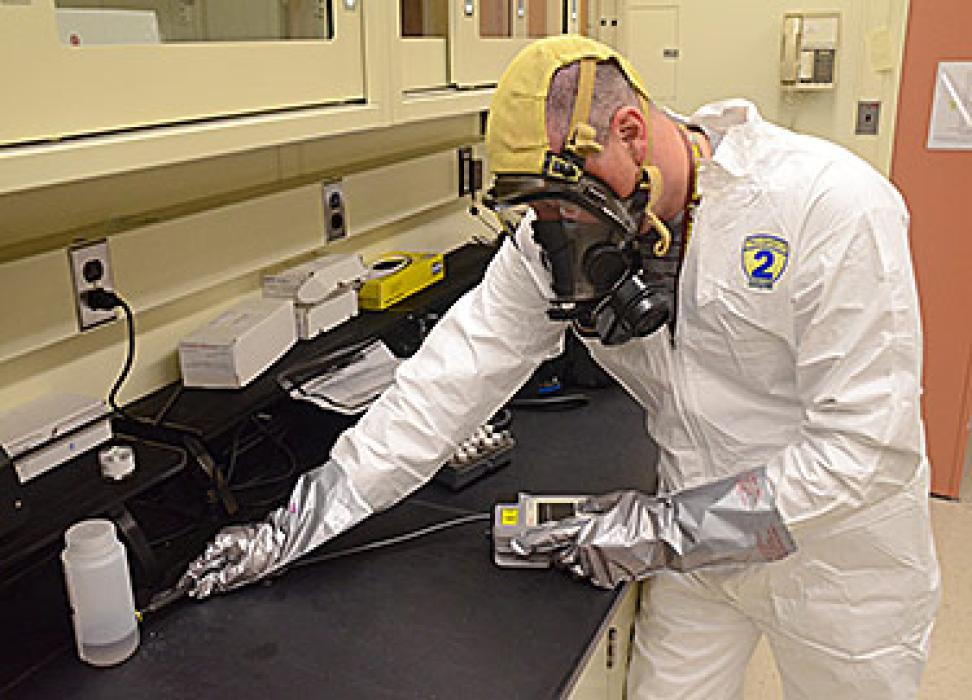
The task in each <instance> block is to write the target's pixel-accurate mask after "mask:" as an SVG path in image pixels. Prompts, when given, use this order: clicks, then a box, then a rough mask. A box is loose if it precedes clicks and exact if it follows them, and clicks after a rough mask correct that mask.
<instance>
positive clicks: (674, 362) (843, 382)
mask: <svg viewBox="0 0 972 700" xmlns="http://www.w3.org/2000/svg"><path fill="white" fill-rule="evenodd" d="M486 145H487V153H488V157H489V165H490V169H491V170H492V172H493V174H494V175H495V184H494V186H493V188H492V190H491V191H490V201H489V202H488V204H489V205H490V206H491V207H492V208H493V209H494V210H495V211H496V212H497V214H498V215H499V216H500V217H501V218H502V220H503V221H504V223H505V224H506V225H507V227H508V229H509V230H510V231H511V232H512V234H511V236H510V239H509V240H506V241H505V242H504V243H503V245H502V247H501V248H500V250H499V251H498V253H497V254H496V256H495V257H494V259H493V261H492V262H491V264H490V265H489V267H488V269H487V271H486V273H485V276H484V278H483V280H482V282H481V283H480V284H479V286H478V287H476V288H475V289H474V290H472V291H471V292H469V293H468V294H466V295H465V296H464V297H463V298H462V299H460V300H459V301H458V302H457V303H456V304H455V305H454V307H453V308H452V309H451V310H450V311H449V312H448V313H447V314H446V315H445V316H444V317H443V319H442V320H441V321H440V322H439V323H438V324H437V326H436V327H435V328H434V330H433V332H432V333H431V334H430V335H429V337H428V338H427V339H426V341H425V343H424V345H423V346H422V347H421V349H420V350H419V351H418V353H417V354H416V355H415V356H414V357H412V358H411V359H410V360H408V361H406V362H405V363H403V365H402V366H401V368H400V369H399V371H398V374H397V377H396V380H395V383H394V384H393V385H392V386H391V387H390V388H389V389H388V390H387V391H386V392H385V393H384V395H383V396H382V397H381V398H380V399H379V400H378V401H377V402H376V403H375V404H374V405H373V406H372V407H371V408H370V410H369V411H368V412H367V413H366V414H365V415H364V416H363V418H362V419H361V420H360V422H358V424H357V425H356V426H354V427H353V428H351V429H349V430H348V431H347V432H345V433H344V434H343V435H342V436H341V437H340V438H339V439H338V441H337V443H336V444H335V445H334V448H333V450H332V452H331V459H330V461H329V462H327V463H326V464H324V465H323V466H321V467H318V468H317V469H315V470H313V471H311V472H308V474H306V475H305V476H304V477H302V479H301V480H300V482H298V484H297V486H296V488H295V490H294V493H293V494H292V496H291V499H290V502H289V504H288V506H286V507H285V508H281V509H279V510H277V511H274V512H272V513H271V514H270V515H269V516H268V518H267V520H266V521H264V522H262V523H255V524H253V525H250V526H236V527H232V528H227V529H226V530H224V531H223V532H221V533H220V534H219V535H217V537H216V539H215V541H214V542H213V543H212V544H211V545H210V546H209V548H208V549H207V551H206V552H205V553H204V554H203V555H202V556H200V558H199V559H198V560H197V561H196V562H194V563H193V564H192V566H191V567H190V569H189V571H188V572H187V574H186V576H185V577H184V580H183V581H184V584H185V585H186V586H189V587H190V594H191V595H193V596H195V597H205V596H207V595H209V594H210V593H212V592H214V591H225V590H229V589H231V588H235V587H237V586H240V585H242V584H244V583H247V582H250V581H253V580H256V579H257V578H260V577H262V576H264V575H265V574H266V573H268V572H270V571H273V570H275V569H278V568H280V567H281V566H283V565H284V564H286V563H287V562H289V561H292V560H293V559H294V558H296V557H298V556H300V555H302V554H304V553H306V552H307V551H309V550H310V549H311V548H313V547H315V546H317V545H319V544H320V543H321V542H323V541H325V540H327V539H329V538H330V537H332V536H334V535H335V534H337V533H339V532H342V531H344V530H346V529H347V528H349V527H351V526H353V525H354V524H356V523H357V522H359V521H361V520H362V519H364V518H365V517H367V516H368V515H369V514H371V513H372V512H374V511H378V510H381V509H384V508H387V507H389V506H390V505H391V504H393V503H395V502H397V501H399V500H400V499H402V498H403V497H405V496H406V495H407V494H409V493H411V492H412V491H414V490H415V489H417V488H418V487H419V486H421V485H422V484H423V483H425V482H426V481H427V480H428V479H429V478H430V477H431V475H432V474H433V473H434V472H435V470H436V469H437V468H438V467H439V466H440V465H441V464H442V463H444V462H445V461H446V459H447V458H448V456H449V455H450V454H451V452H452V450H453V449H454V448H455V446H456V445H457V444H458V443H459V442H461V441H462V440H463V439H464V438H466V437H468V436H469V435H471V434H472V433H473V432H474V430H475V429H476V428H477V427H478V426H479V425H480V424H481V423H482V422H483V421H484V420H486V419H487V418H488V417H489V416H490V415H492V414H493V413H494V412H495V411H496V410H497V409H498V408H499V407H500V406H502V405H503V404H504V403H505V402H506V401H507V400H508V399H509V398H510V396H512V395H513V393H514V392H515V391H516V390H517V389H518V388H519V387H520V386H521V385H522V384H523V383H524V382H525V381H526V380H527V379H528V378H529V377H530V375H531V374H532V372H533V371H534V369H535V368H536V367H537V366H538V365H539V364H540V363H541V362H542V361H543V360H545V359H546V358H548V357H551V356H552V355H555V354H556V353H557V352H558V348H559V347H560V345H561V343H562V340H563V334H564V332H565V330H568V329H573V330H574V331H575V332H578V333H579V334H580V335H582V336H583V337H584V338H585V342H586V343H587V344H588V347H589V348H590V350H591V352H592V354H593V356H594V358H595V359H596V360H597V361H598V362H599V363H600V364H601V365H602V366H603V367H604V368H605V369H606V370H607V371H608V372H609V373H610V374H611V375H612V376H614V377H615V378H616V379H617V380H618V382H620V384H621V385H622V386H624V387H625V389H627V391H628V392H630V393H631V394H632V396H634V397H635V398H636V399H637V401H638V402H639V403H640V404H641V405H642V406H643V407H644V410H645V412H646V415H647V425H648V427H649V430H650V433H651V435H652V437H653V438H654V439H655V441H656V442H657V444H658V448H659V455H660V456H659V464H658V474H659V482H660V492H661V493H663V494H680V493H682V492H685V491H687V490H688V491H689V492H690V493H691V492H692V491H693V489H696V487H701V486H706V488H708V487H709V485H713V484H715V485H718V484H720V483H734V482H733V480H734V479H737V478H738V477H739V475H740V474H743V473H747V474H749V473H754V474H757V475H758V479H759V481H753V482H752V483H753V484H755V485H756V488H757V491H758V493H759V494H761V495H763V496H765V495H766V494H767V493H768V494H769V497H770V500H771V501H772V503H773V506H774V511H775V512H777V513H778V515H779V516H781V517H782V521H783V522H785V524H786V527H783V528H782V531H783V532H782V536H781V537H782V539H783V540H784V541H788V538H789V537H790V535H792V541H793V542H795V544H796V551H795V552H794V553H792V554H789V556H785V557H784V555H785V554H786V553H787V552H788V551H790V550H791V549H792V546H790V547H785V546H784V547H783V550H780V551H775V552H769V553H768V554H767V552H766V551H765V550H766V541H765V538H762V539H760V537H761V536H759V535H758V534H753V533H745V532H744V530H745V527H744V526H740V529H739V531H738V533H739V536H740V538H741V539H740V541H743V540H745V541H746V542H756V541H757V540H759V542H758V546H753V547H749V550H751V551H756V550H757V549H759V550H760V553H761V554H763V555H765V556H764V557H763V561H769V560H776V561H770V563H749V564H737V565H735V566H730V567H716V568H704V567H705V565H706V564H709V563H720V561H722V562H724V561H727V559H725V558H723V559H721V560H720V559H719V556H718V555H716V556H712V557H710V556H708V554H705V553H710V554H711V553H712V552H717V550H718V549H719V546H721V545H719V544H718V543H716V544H715V545H713V544H712V540H709V539H707V536H708V532H709V531H708V530H707V527H708V526H706V525H701V526H699V529H698V531H692V529H691V527H688V528H687V529H684V528H683V529H682V530H679V531H678V532H675V533H666V532H664V531H659V532H656V533H654V535H651V533H649V534H648V535H645V533H644V532H641V533H637V532H636V533H634V534H630V533H629V534H624V535H622V536H621V539H620V540H617V539H615V540H613V541H611V542H610V545H611V546H601V545H603V544H604V537H605V536H606V535H605V533H606V532H608V531H609V530H610V531H611V532H614V533H616V532H617V527H612V526H616V525H617V524H618V523H622V524H625V525H630V524H631V522H633V521H632V518H633V517H634V516H633V515H632V514H637V513H641V514H644V513H645V512H646V511H645V510H644V509H645V508H646V507H648V508H649V510H650V508H652V507H654V506H651V505H649V506H646V505H645V504H646V503H649V502H652V503H655V505H657V501H651V499H647V498H646V497H645V496H644V495H638V494H634V495H631V494H629V496H630V498H629V499H628V500H627V501H624V499H622V501H617V502H614V501H612V502H608V503H607V504H604V505H602V507H601V509H600V510H598V511H597V512H593V513H592V514H591V515H590V516H589V518H590V520H589V521H588V522H587V524H586V525H585V526H584V527H574V528H573V530H569V531H565V530H563V529H559V530H558V525H557V524H554V525H552V526H548V527H547V528H545V529H543V530H540V531H537V532H535V533H533V535H532V537H529V538H525V540H524V541H523V542H521V543H520V545H521V548H522V549H523V551H524V552H525V553H529V552H544V551H545V552H550V553H551V555H552V556H554V557H555V559H556V560H557V561H558V563H560V564H562V565H564V566H567V567H569V568H571V569H572V570H573V571H575V572H577V573H581V574H586V575H588V576H590V577H591V578H592V580H594V582H595V583H598V584H600V585H613V584H615V583H617V581H619V580H624V579H625V578H642V577H644V576H647V573H648V571H652V572H653V573H652V577H651V582H650V585H648V586H646V587H645V591H644V600H643V603H644V604H643V606H642V609H641V612H640V614H639V617H638V620H637V623H636V638H635V644H634V650H633V658H632V661H631V670H630V674H629V683H628V686H629V688H628V690H629V697H632V698H679V699H685V698H699V699H704V700H713V699H716V698H739V697H741V695H742V683H743V675H744V671H745V667H746V664H747V661H748V660H749V658H750V656H751V654H752V652H753V649H754V647H755V645H756V643H757V641H758V639H759V638H760V636H761V635H763V634H765V635H766V636H767V638H768V641H769V644H770V646H771V647H772V650H773V652H774V655H775V657H776V661H777V663H778V665H779V670H780V672H781V675H782V680H783V687H784V692H785V695H786V697H787V698H808V699H812V700H838V699H839V698H847V699H853V700H863V699H866V698H874V699H878V698H880V700H888V699H890V698H914V697H915V696H916V694H917V688H918V683H919V679H920V676H921V672H922V669H923V666H924V664H925V660H926V657H927V653H928V641H929V636H930V633H931V627H932V621H933V617H934V614H935V611H936V608H937V605H938V587H939V572H938V564H937V561H936V558H935V552H934V547H933V543H932V539H931V530H930V525H929V516H928V503H927V494H928V464H927V460H926V457H925V448H924V438H923V431H922V424H921V419H920V412H919V395H920V391H921V386H920V381H921V342H922V341H921V331H920V325H919V315H918V300H917V295H916V291H915V284H914V278H913V272H912V268H911V262H910V256H909V251H908V212H907V210H906V209H905V206H904V204H903V202H902V199H901V197H900V196H899V194H898V192H897V191H896V190H895V189H894V187H893V186H892V185H891V184H890V183H889V182H888V181H887V180H886V179H884V178H883V177H881V176H880V175H879V174H878V173H877V172H875V171H874V170H873V169H872V168H871V167H870V166H869V165H867V164H866V163H864V162H863V161H861V160H860V159H858V158H857V157H855V156H854V155H852V154H850V153H849V152H847V151H845V150H843V149H841V148H840V147H838V146H835V145H832V144H830V143H827V142H824V141H821V140H819V139H815V138H810V137H807V136H801V135H796V134H793V133H791V132H789V131H787V130H785V129H782V128H780V127H777V126H774V125H772V124H769V123H767V122H764V121H763V120H762V119H761V118H760V117H759V115H758V114H757V112H756V109H755V107H754V106H753V105H752V104H750V103H748V102H746V101H743V100H730V101H725V102H720V103H716V104H711V105H707V106H705V107H703V108H702V109H700V110H699V111H698V112H696V113H695V114H694V115H692V116H691V117H690V118H687V119H682V118H681V117H679V116H677V115H674V114H671V113H668V112H666V111H664V110H662V109H660V108H658V107H656V106H655V105H653V104H652V103H651V102H650V100H649V97H648V92H647V90H646V89H645V87H644V86H643V84H642V82H641V80H640V78H639V77H638V76H637V75H636V73H635V72H634V70H633V69H632V68H631V66H630V65H629V64H628V63H627V62H626V61H625V60H624V59H623V58H622V57H621V56H619V55H618V54H617V53H615V52H614V51H613V50H612V49H610V48H608V47H606V46H603V45H601V44H599V43H597V42H595V41H592V40H589V39H585V38H583V37H575V36H569V37H553V38H550V39H544V40H541V41H538V42H535V43H533V44H531V45H530V46H528V47H527V48H525V49H524V50H523V51H522V52H521V53H520V55H519V56H518V57H517V58H516V59H515V60H514V61H513V62H512V63H511V65H510V66H509V67H508V69H507V70H506V72H505V74H504V75H503V78H502V79H501V81H500V83H499V85H498V87H497V89H496V93H495V95H494V98H493V102H492V106H491V109H490V117H489V123H488V128H487V136H486ZM751 470H756V471H755V472H751ZM753 478H754V479H756V478H757V477H753ZM703 493H708V492H706V491H704V490H703ZM774 496H775V501H774V500H773V498H774ZM694 498H695V504H696V505H698V502H699V498H700V497H699V496H698V495H697V494H696V495H695V496H694ZM706 498H708V496H706ZM675 501H677V497H676V499H673V501H671V502H675ZM671 502H670V501H665V503H667V504H668V505H669V506H670V505H671ZM595 510H596V509H595ZM676 510H677V509H676ZM700 512H703V513H709V512H712V508H709V507H708V505H707V504H705V503H703V504H702V506H701V510H700ZM626 518H627V520H626ZM787 528H788V529H789V532H788V533H787V532H786V530H787ZM662 529H663V528H662ZM749 535H753V537H754V538H755V539H746V538H747V537H749ZM610 537H617V535H616V534H614V535H611V536H610ZM646 537H647V539H648V540H650V542H649V543H650V544H657V543H658V542H661V543H663V544H665V545H668V547H667V549H666V548H665V547H662V549H665V550H666V551H669V553H670V551H671V550H672V549H673V545H672V543H673V542H676V540H677V538H678V537H685V538H686V540H687V541H691V546H693V547H695V549H691V548H690V549H688V550H686V551H684V552H681V550H679V552H676V554H675V555H674V557H672V556H670V555H666V556H662V557H661V558H660V559H656V560H653V561H651V562H648V561H646V558H645V557H644V556H643V555H642V552H643V551H644V545H645V538H646ZM652 537H654V538H655V540H657V542H656V541H655V540H652ZM673 538H674V539H673ZM677 544H678V542H676V545H677ZM777 544H779V542H778V541H777ZM784 544H785V542H784ZM743 548H744V549H745V548H746V546H743ZM674 549H676V550H677V549H678V547H677V546H674ZM784 550H785V551H784ZM651 551H652V552H654V554H652V555H651V556H652V557H656V556H657V555H658V551H659V550H658V549H654V550H651ZM693 552H703V554H701V555H698V554H693ZM666 557H667V558H666ZM728 560H732V557H730V558H729V559H728ZM736 561H747V558H746V557H745V556H740V557H738V558H737V559H736ZM748 561H752V562H757V561H760V557H759V556H750V557H749V559H748ZM697 566H701V567H703V568H699V569H696V567H697ZM633 567H637V568H633ZM689 570H691V571H689Z"/></svg>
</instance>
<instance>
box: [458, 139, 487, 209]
mask: <svg viewBox="0 0 972 700" xmlns="http://www.w3.org/2000/svg"><path fill="white" fill-rule="evenodd" d="M458 155H459V196H460V197H465V196H466V195H467V194H468V195H469V196H470V197H472V199H474V200H475V199H476V192H478V191H479V190H481V189H483V161H482V159H481V158H474V157H473V150H472V146H463V147H462V148H460V149H459V151H458Z"/></svg>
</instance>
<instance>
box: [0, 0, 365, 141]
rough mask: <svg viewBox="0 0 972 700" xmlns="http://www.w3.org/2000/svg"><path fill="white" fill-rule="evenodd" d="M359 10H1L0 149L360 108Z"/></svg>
mask: <svg viewBox="0 0 972 700" xmlns="http://www.w3.org/2000/svg"><path fill="white" fill-rule="evenodd" d="M361 4H362V2H361V0H340V1H339V2H329V1H327V0H48V1H46V2H40V1H36V2H33V1H32V2H24V3H16V4H12V3H2V4H0V83H2V84H3V85H4V91H5V94H6V95H7V99H5V100H4V109H3V111H2V114H0V144H10V143H17V142H25V141H45V140H58V139H63V138H65V137H71V136H77V135H81V134H104V133H115V132H119V131H125V130H132V129H140V128H144V127H151V126H157V125H162V124H185V123H192V122H197V121H199V120H206V119H212V118H214V117H227V116H239V115H252V114H258V113H268V112H272V111H276V110H282V109H293V108H307V107H314V106H321V105H331V104H339V103H342V104H343V103H348V102H353V101H360V100H363V99H364V96H365V92H364V85H365V76H364V65H363V61H364V58H363V51H362V46H363V40H362V36H363V31H362V11H361Z"/></svg>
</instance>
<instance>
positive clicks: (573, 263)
mask: <svg viewBox="0 0 972 700" xmlns="http://www.w3.org/2000/svg"><path fill="white" fill-rule="evenodd" d="M548 161H549V162H550V169H556V170H557V171H558V172H560V173H561V174H569V179H565V180H559V181H558V180H550V179H546V178H543V177H531V176H518V175H508V176H498V177H497V178H496V182H495V184H494V186H493V187H492V188H491V189H490V190H489V192H488V194H487V198H486V202H485V203H486V205H487V206H488V207H489V208H490V209H492V210H493V211H494V212H495V213H496V214H497V216H498V217H499V218H500V220H501V221H502V222H503V225H504V228H505V229H506V231H507V232H508V233H510V235H511V236H514V240H515V234H516V231H517V229H518V228H519V226H520V225H522V223H523V219H524V217H525V216H526V213H527V208H530V209H532V210H533V214H534V216H533V218H532V220H531V221H530V223H529V226H530V227H531V230H532V238H533V241H534V242H535V243H536V244H537V245H538V246H539V249H540V251H541V261H542V263H543V265H544V267H545V268H546V269H547V271H548V272H549V274H550V278H551V281H552V285H551V286H552V297H551V299H550V303H551V306H550V309H548V312H547V313H548V316H549V317H550V318H552V319H554V320H563V321H571V322H573V324H574V327H575V328H576V329H577V330H578V332H580V333H581V334H582V335H585V336H588V337H597V338H598V339H600V341H601V342H602V343H603V344H604V345H619V344H621V343H624V342H626V341H628V340H630V339H631V338H635V337H643V336H647V335H650V334H652V333H654V332H655V331H656V330H658V329H659V328H661V327H662V326H663V325H664V324H665V323H667V322H668V320H669V318H670V317H671V308H670V302H669V299H668V295H667V294H666V292H665V289H664V287H663V285H662V284H661V283H660V281H659V280H658V279H656V278H655V276H654V275H652V273H651V271H650V264H646V263H649V261H650V260H651V258H653V257H656V255H658V254H664V251H665V250H667V247H668V244H667V241H668V238H667V234H668V232H667V230H666V229H664V227H663V225H661V224H660V223H659V224H656V228H657V226H662V228H661V230H660V231H659V234H661V235H660V236H657V237H652V236H650V235H649V234H646V233H642V227H643V222H644V219H645V214H646V212H649V211H650V208H649V200H650V193H651V192H650V191H651V177H650V174H649V172H647V171H646V173H645V175H644V178H643V182H642V183H641V186H640V187H638V188H636V189H635V191H634V192H633V193H632V194H631V195H630V196H629V197H627V198H624V199H622V198H619V197H618V196H617V195H616V194H615V193H614V191H613V190H612V189H611V188H610V187H609V186H608V185H607V184H605V183H604V182H602V181H601V180H599V179H598V178H596V177H594V176H592V175H589V174H586V173H584V172H583V171H582V170H581V169H580V167H579V166H577V165H576V164H574V163H571V162H570V159H568V158H563V157H562V156H560V155H557V154H552V153H551V154H548Z"/></svg>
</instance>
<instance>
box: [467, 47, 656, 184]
mask: <svg viewBox="0 0 972 700" xmlns="http://www.w3.org/2000/svg"><path fill="white" fill-rule="evenodd" d="M578 61H580V62H582V74H581V77H580V80H579V85H578V99H577V100H576V101H575V104H574V114H573V115H572V118H571V128H570V130H569V135H568V138H572V139H573V141H574V142H575V144H577V147H576V148H574V149H572V150H575V151H576V152H578V153H579V154H580V155H586V154H587V153H589V152H592V151H596V150H598V147H597V145H596V144H595V143H594V140H593V134H594V130H593V128H592V127H590V125H588V124H587V117H588V115H589V113H590V94H588V95H587V97H586V100H585V99H584V97H583V94H582V93H584V92H585V85H584V83H585V82H587V83H588V84H587V89H588V90H592V89H593V66H595V65H596V63H598V62H603V61H615V62H616V63H617V65H618V66H619V67H620V69H621V71H622V72H623V73H624V75H625V77H626V78H627V79H628V82H629V83H631V87H632V88H634V90H635V92H637V93H638V94H639V96H640V98H641V100H642V108H643V109H646V110H647V103H648V99H649V95H648V90H647V89H646V88H645V86H644V83H643V82H642V81H641V78H640V77H639V76H638V73H637V71H635V69H634V68H633V67H632V66H631V64H630V63H628V61H627V60H626V59H625V58H624V57H623V56H621V55H620V54H619V53H618V52H617V51H615V50H614V49H612V48H611V47H609V46H605V45H604V44H602V43H600V42H597V41H594V40H593V39H588V38H587V37H583V36H577V35H562V36H553V37H548V38H546V39H540V40H538V41H535V42H533V43H532V44H530V45H529V46H527V47H526V48H525V49H523V50H522V51H520V53H519V54H517V56H516V58H514V59H513V61H512V62H511V63H510V65H509V66H507V68H506V71H505V72H504V73H503V77H501V78H500V81H499V84H498V85H497V86H496V92H495V93H494V94H493V100H492V103H491V105H490V109H489V119H488V121H487V124H486V152H487V155H488V158H489V167H490V170H492V171H493V173H494V174H524V175H526V174H541V173H543V172H544V159H545V157H546V154H547V152H548V151H549V150H550V142H549V140H548V139H547V126H546V104H547V93H548V91H549V90H550V81H551V79H552V78H553V74H554V73H555V72H556V71H557V69H559V68H562V67H563V66H567V65H570V64H571V63H576V62H578ZM585 64H587V65H589V66H590V67H591V70H589V71H585V70H584V65H585ZM585 73H586V74H587V75H586V78H585ZM585 151H586V152H585Z"/></svg>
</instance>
